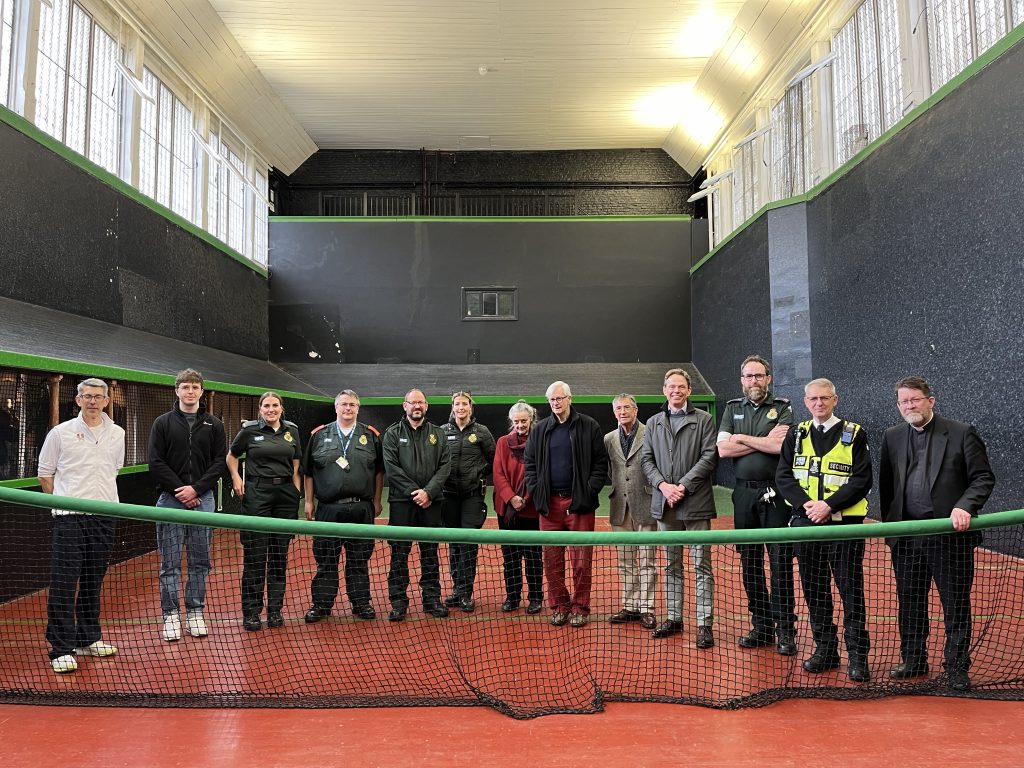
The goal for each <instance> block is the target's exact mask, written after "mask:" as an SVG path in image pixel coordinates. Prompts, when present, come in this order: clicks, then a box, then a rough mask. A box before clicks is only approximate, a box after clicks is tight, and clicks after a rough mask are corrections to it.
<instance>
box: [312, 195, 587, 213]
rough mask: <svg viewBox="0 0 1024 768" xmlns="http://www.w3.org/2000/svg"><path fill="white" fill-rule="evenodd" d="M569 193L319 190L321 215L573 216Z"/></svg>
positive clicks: (573, 201) (574, 209)
mask: <svg viewBox="0 0 1024 768" xmlns="http://www.w3.org/2000/svg"><path fill="white" fill-rule="evenodd" d="M575 213H576V197H575V195H572V194H566V193H559V194H528V195H524V194H513V195H506V194H500V193H499V194H462V193H458V192H456V193H454V194H449V195H421V194H419V193H415V192H411V193H408V194H388V193H375V192H362V193H359V192H356V193H348V194H344V193H343V194H333V193H322V194H321V195H320V214H321V215H322V216H467V217H468V216H573V215H575Z"/></svg>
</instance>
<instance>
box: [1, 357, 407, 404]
mask: <svg viewBox="0 0 1024 768" xmlns="http://www.w3.org/2000/svg"><path fill="white" fill-rule="evenodd" d="M0 366H9V367H11V368H28V369H31V370H35V371H46V372H50V373H68V374H80V375H83V376H99V377H102V378H107V379H117V380H119V381H134V382H137V383H139V384H162V385H166V386H169V387H172V388H173V387H174V375H173V374H169V373H151V372H149V371H136V370H132V369H130V368H115V367H113V366H109V365H96V364H94V363H83V362H80V361H77V360H62V359H60V358H56V357H43V356H41V355H26V354H24V353H21V352H5V351H2V350H0ZM205 389H206V390H208V391H210V392H229V393H231V394H236V395H262V394H263V393H264V392H266V391H267V390H266V387H250V386H246V385H244V384H230V383H227V382H222V381H212V380H209V379H207V380H206V382H205ZM274 391H275V392H279V393H280V395H281V397H285V398H293V399H298V400H309V401H313V402H322V403H333V402H334V398H333V397H327V396H326V395H311V394H308V393H306V392H292V391H290V390H287V389H279V390H274ZM401 400H402V399H401V398H399V399H398V401H399V402H401Z"/></svg>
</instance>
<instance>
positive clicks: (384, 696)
mask: <svg viewBox="0 0 1024 768" xmlns="http://www.w3.org/2000/svg"><path fill="white" fill-rule="evenodd" d="M137 477H144V476H137ZM122 480H123V481H124V482H125V483H126V486H125V488H124V490H125V491H127V492H132V491H133V490H135V488H134V487H133V486H132V485H131V483H132V482H141V480H132V478H131V477H128V478H123V479H122ZM24 493H25V492H23V491H22V492H19V491H8V490H4V491H0V502H2V507H0V510H2V521H0V525H2V526H3V530H4V538H3V545H2V546H3V561H4V568H3V585H2V592H0V599H2V605H0V633H2V642H3V646H4V653H3V654H2V655H0V700H3V701H5V702H12V703H13V702H17V703H60V704H104V705H126V704H147V705H154V706H295V707H350V706H391V705H431V706H436V705H453V706H473V705H481V704H483V705H486V706H492V707H495V708H496V709H499V710H500V711H502V712H505V713H508V714H510V715H513V716H515V717H532V716H537V715H541V714H549V713H555V712H591V711H595V710H599V709H600V708H601V707H602V705H603V702H605V701H658V702H679V703H690V704H699V705H704V706H711V707H719V708H733V707H740V706H759V705H764V704H768V703H771V702H774V701H778V700H781V699H785V698H791V697H818V698H833V699H845V698H864V697H878V696H885V695H891V694H908V693H912V694H918V695H920V694H935V695H951V694H952V695H971V696H979V697H987V698H1012V699H1019V698H1020V697H1021V694H1022V690H1024V683H1022V676H1024V654H1022V653H1021V651H1022V647H1021V646H1022V643H1024V641H1022V639H1021V638H1022V633H1021V628H1022V624H1024V614H1022V604H1021V602H1022V599H1024V598H1022V595H1024V589H1022V568H1021V566H1020V560H1019V556H1020V554H1021V552H1022V551H1024V536H1022V534H1024V529H1022V528H1021V526H1020V525H1019V524H1014V525H1005V526H1000V527H995V528H988V529H986V530H984V531H983V532H980V533H979V536H980V537H981V543H980V546H979V547H978V548H977V549H976V550H974V552H975V578H974V582H973V589H972V590H971V592H970V596H971V609H970V615H971V616H972V618H973V631H972V632H971V634H970V641H969V655H970V659H971V662H972V665H971V667H970V679H971V683H972V688H971V690H970V692H969V693H967V694H963V692H960V691H953V690H952V689H951V688H950V686H949V678H948V677H947V675H946V673H945V672H944V669H943V661H944V645H945V637H946V633H945V628H944V624H943V606H942V605H941V604H940V601H939V596H938V594H937V593H936V590H935V589H934V588H933V589H932V591H931V596H930V598H929V601H928V603H927V605H926V606H925V613H924V616H925V617H926V619H925V621H924V625H925V626H926V627H927V630H928V637H927V640H926V641H925V642H924V647H925V648H926V659H924V661H926V662H927V664H928V667H929V670H928V673H927V674H922V675H920V676H915V677H913V678H911V679H907V680H902V681H894V680H892V679H890V677H889V674H888V673H889V671H890V670H891V669H892V668H893V667H895V666H896V665H897V664H898V663H899V662H900V633H899V631H898V607H897V601H896V593H895V577H894V572H893V566H892V562H891V558H890V550H889V548H888V547H887V546H886V544H885V542H884V541H882V540H881V539H877V538H870V539H867V540H866V542H864V548H865V554H864V559H863V572H864V584H865V625H866V629H867V633H868V635H869V637H870V651H869V652H868V655H867V661H868V667H869V670H870V674H871V680H870V681H869V682H867V683H857V682H853V681H851V680H850V679H848V677H847V663H848V659H849V652H848V649H847V647H846V645H845V644H844V642H843V636H844V630H845V626H844V622H843V620H842V614H843V611H842V601H841V598H840V595H839V593H838V592H837V591H836V590H835V588H834V586H830V587H829V589H828V594H829V595H830V596H831V598H832V600H833V602H834V605H835V615H836V618H837V620H838V627H837V648H838V652H839V656H840V665H839V667H838V668H836V669H834V670H833V669H830V670H827V671H824V672H821V673H817V674H813V673H810V672H807V671H806V670H805V669H804V668H803V666H802V662H803V661H804V660H806V659H807V658H808V656H810V654H811V652H812V650H813V641H812V637H811V629H810V626H809V623H808V609H807V601H806V599H805V596H804V591H803V589H802V588H801V586H800V575H801V574H800V572H799V569H798V568H796V567H795V566H794V569H795V577H796V585H797V586H796V596H795V608H796V616H797V621H796V643H797V646H798V649H797V653H796V654H795V655H793V656H783V655H780V654H779V653H778V652H777V649H776V647H775V645H774V643H771V644H767V645H765V646H764V647H759V648H753V649H744V648H740V647H739V645H738V640H739V638H740V637H741V636H742V635H744V634H746V633H747V632H748V631H749V630H750V628H751V625H750V615H749V613H748V605H747V597H746V594H745V592H744V589H743V586H742V582H741V569H740V561H739V555H738V553H737V548H736V546H733V545H731V544H715V545H710V559H711V564H712V572H713V575H714V599H713V612H714V622H713V632H714V642H715V644H714V647H712V648H705V649H699V648H697V647H696V640H697V627H696V620H695V618H694V617H695V610H696V606H695V595H694V592H695V590H694V578H693V567H692V561H691V558H690V553H689V552H684V560H683V563H684V567H683V582H684V611H683V631H682V632H681V633H678V634H672V635H670V636H668V637H664V638H661V639H656V638H654V637H653V636H652V632H651V631H650V630H648V629H645V628H644V627H643V626H641V623H640V622H639V621H627V622H625V623H610V622H609V621H608V619H609V617H610V616H612V615H613V614H615V613H617V612H618V611H619V610H620V609H622V608H623V604H622V602H623V601H622V584H621V577H620V571H619V565H618V557H619V548H618V547H616V546H612V545H611V542H614V541H616V540H619V541H628V542H632V543H635V542H636V541H637V540H636V539H631V538H630V537H629V535H626V536H625V537H624V538H623V537H622V535H619V536H620V538H619V539H610V540H609V539H607V538H605V539H602V541H603V542H604V543H602V544H601V545H598V546H594V547H593V548H592V554H593V584H592V587H591V592H590V615H589V617H588V622H587V623H586V624H585V625H584V626H580V627H575V626H572V624H571V623H567V624H565V625H562V626H553V625H552V623H551V620H550V619H551V610H550V608H549V607H548V606H547V605H546V604H545V606H544V608H543V610H542V611H541V612H539V613H536V614H529V613H527V607H528V601H527V597H528V594H527V586H526V583H528V581H529V579H528V578H526V579H524V582H526V583H524V585H523V586H522V591H521V594H520V597H521V602H519V603H518V604H517V605H515V607H514V610H512V611H508V612H506V611H503V610H502V608H503V606H502V604H503V602H505V600H506V599H507V598H508V597H509V595H508V594H507V588H506V586H507V585H506V580H505V572H504V568H503V552H502V549H501V547H500V546H499V545H498V544H496V543H493V542H494V541H496V540H497V537H499V536H503V537H518V540H519V542H520V543H521V544H523V545H524V546H537V542H538V541H540V540H544V541H551V539H550V538H548V539H544V536H545V534H524V533H517V532H497V531H493V532H492V531H489V530H486V529H485V531H483V532H480V533H476V532H473V534H474V535H476V536H477V537H478V538H480V539H487V538H489V537H491V541H492V543H486V544H481V545H480V546H479V560H478V571H477V577H476V582H475V588H474V592H473V599H474V603H475V605H474V606H473V611H472V612H465V611H463V610H461V609H460V607H458V606H455V607H452V608H451V611H450V614H449V616H448V617H447V618H435V617H432V616H429V615H428V614H427V613H426V612H425V611H424V610H423V608H422V606H421V604H420V593H419V588H418V580H419V573H420V572H419V558H418V550H419V546H418V544H415V543H414V545H413V549H412V556H411V558H410V561H409V563H410V572H411V573H410V575H411V584H410V588H409V597H410V603H409V611H408V614H407V616H406V617H405V620H404V621H401V622H393V621H389V620H388V611H389V607H390V606H389V602H388V588H387V575H388V569H389V565H390V547H389V545H388V543H387V541H386V540H383V539H381V540H376V541H375V546H374V550H373V554H372V557H371V559H370V584H371V595H372V604H373V607H374V609H375V611H376V618H375V619H373V620H365V619H362V618H359V617H357V616H354V615H352V612H351V608H352V606H351V605H350V604H349V602H348V600H347V598H346V597H345V585H344V582H345V580H344V575H342V578H341V589H340V594H339V596H338V598H337V599H336V601H335V603H334V605H333V611H332V614H331V615H330V616H329V617H326V618H324V619H322V620H320V621H317V622H315V623H307V621H306V620H305V618H304V616H305V614H306V611H307V610H308V609H309V608H310V605H311V597H310V583H311V580H312V577H313V575H314V573H315V570H316V565H315V562H314V559H313V554H312V538H311V537H310V535H309V533H310V532H311V531H314V530H315V531H317V532H322V531H325V530H329V529H327V528H323V527H321V528H311V527H310V525H311V524H307V523H305V522H301V521H300V522H296V523H288V524H286V525H288V526H290V528H291V529H292V530H294V531H295V532H296V534H297V535H296V536H295V537H294V538H293V539H292V540H291V544H290V551H289V559H288V568H287V587H286V592H285V600H284V610H283V619H284V624H283V626H282V627H279V628H269V627H267V625H266V623H265V620H266V616H264V617H263V620H264V623H263V624H262V626H261V629H260V630H259V631H247V630H246V629H245V628H244V627H243V624H242V613H241V609H240V604H239V580H240V569H241V548H240V545H239V533H238V531H236V530H231V529H228V528H222V529H216V530H214V533H213V538H212V541H213V544H212V563H213V567H212V571H211V573H210V576H209V580H208V591H207V596H206V602H205V607H204V611H203V613H204V619H205V622H206V624H207V627H208V631H209V634H208V636H206V637H192V636H191V635H190V634H189V632H188V627H187V624H186V622H185V618H184V616H183V617H182V629H183V631H182V637H181V639H180V640H177V641H173V642H168V641H165V640H164V639H163V635H162V632H163V629H164V626H163V615H162V612H161V608H160V603H159V597H158V588H157V579H158V570H159V562H158V558H157V555H156V553H155V551H154V544H155V539H154V536H155V534H154V527H153V523H152V521H150V520H147V521H140V520H128V519H118V520H117V523H116V524H117V530H116V534H115V536H114V543H113V551H112V555H111V564H110V566H109V569H108V571H107V573H106V578H105V580H104V583H103V590H102V601H101V606H102V614H101V624H102V632H103V640H104V641H105V642H108V643H111V644H113V645H115V646H116V647H117V648H118V652H117V654H116V655H114V656H111V657H109V658H95V657H88V656H80V657H79V659H78V669H77V671H76V672H74V673H73V674H56V673H54V671H53V670H52V669H51V666H50V662H49V660H48V658H47V651H48V645H47V642H46V639H45V632H46V625H47V597H48V591H47V585H48V584H49V583H50V575H51V574H50V554H51V539H50V535H51V531H52V527H53V525H54V522H53V520H52V518H51V517H50V514H49V512H48V511H47V510H46V509H42V508H36V507H32V506H26V505H24V504H20V503H13V502H12V501H11V498H12V494H24ZM18 499H19V501H21V500H23V499H24V496H21V497H18ZM122 511H126V512H127V513H128V514H133V515H135V516H139V513H138V512H137V510H135V511H133V510H132V509H131V508H124V509H123V510H122ZM150 512H151V515H156V514H157V512H156V511H155V510H151V511H150ZM163 513H164V514H166V510H164V511H163ZM1014 515H1016V517H1014ZM986 517H987V518H990V519H992V520H994V519H995V517H994V516H986ZM1000 517H1003V518H1004V519H1005V518H1007V517H1009V518H1010V519H1014V520H1020V519H1022V518H1021V515H1020V513H1007V514H1006V515H1003V516H1000ZM220 519H222V520H223V521H225V522H230V523H232V524H238V521H239V520H240V518H235V517H233V516H223V517H222V518H220ZM602 522H603V521H602V520H601V519H600V518H599V520H598V527H599V530H600V529H601V528H602V527H603V526H602ZM312 525H317V524H312ZM320 525H325V524H320ZM491 527H493V518H492V519H491V520H490V521H489V523H488V528H491ZM857 528H858V529H863V532H865V533H868V532H877V530H879V526H877V525H870V524H869V525H866V526H857ZM331 530H339V529H331ZM349 530H357V531H358V529H349ZM376 532H377V533H378V534H379V535H380V536H382V537H386V536H387V534H388V529H387V528H385V527H384V526H378V527H377V529H376ZM420 532H421V533H422V531H420ZM731 533H732V532H731V531H712V532H711V534H710V535H711V536H712V537H715V536H718V537H720V538H722V539H723V540H724V539H727V538H728V536H729V535H730V534H731ZM552 535H554V534H547V536H552ZM559 535H560V536H561V537H562V538H561V539H560V540H561V541H563V542H568V541H573V542H574V541H578V540H579V539H576V538H571V537H572V534H559ZM666 535H667V534H663V535H662V536H666ZM608 536H613V534H608ZM634 536H636V534H634ZM672 536H674V537H675V538H672V539H668V540H669V541H673V542H681V541H693V540H695V539H691V538H687V537H688V536H692V534H672ZM503 540H504V541H505V543H506V544H508V543H510V542H511V540H512V539H510V538H505V539H503ZM664 540H665V539H664V538H663V539H661V540H660V541H664ZM696 540H701V539H699V537H698V539H696ZM915 540H916V541H918V542H926V541H937V540H938V539H936V538H935V537H934V536H933V537H930V538H926V537H918V538H917V539H915ZM962 540H963V541H968V539H966V538H964V539H962ZM798 546H808V545H807V544H800V545H798ZM811 546H818V547H827V546H836V545H835V544H829V543H824V542H822V543H818V544H814V545H811ZM922 546H923V544H922ZM449 547H450V544H448V543H441V544H440V560H441V583H442V588H443V593H442V594H443V595H444V596H447V595H448V594H449V593H450V587H451V582H450V579H449V578H448V566H447V556H448V550H449ZM655 557H656V563H657V579H658V585H657V588H656V592H655V602H654V612H655V613H656V614H657V619H658V621H659V622H661V621H662V620H664V619H665V618H666V608H665V595H664V588H663V586H664V576H665V574H664V565H665V550H664V548H662V547H659V548H658V549H657V550H656V553H655ZM567 560H568V558H567ZM343 562H344V561H343ZM183 570H187V568H186V566H185V565H184V564H183ZM527 576H528V574H527ZM569 583H570V586H571V584H572V579H571V578H570V579H569ZM506 607H508V606H506ZM921 671H923V670H921Z"/></svg>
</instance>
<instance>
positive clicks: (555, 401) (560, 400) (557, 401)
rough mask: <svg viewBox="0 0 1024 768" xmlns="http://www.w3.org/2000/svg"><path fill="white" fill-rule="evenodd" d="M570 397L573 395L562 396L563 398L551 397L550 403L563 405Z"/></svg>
mask: <svg viewBox="0 0 1024 768" xmlns="http://www.w3.org/2000/svg"><path fill="white" fill-rule="evenodd" d="M570 397H572V395H562V396H561V397H549V398H548V402H549V403H551V404H552V405H561V404H562V403H564V402H565V401H566V400H568V399H569V398H570Z"/></svg>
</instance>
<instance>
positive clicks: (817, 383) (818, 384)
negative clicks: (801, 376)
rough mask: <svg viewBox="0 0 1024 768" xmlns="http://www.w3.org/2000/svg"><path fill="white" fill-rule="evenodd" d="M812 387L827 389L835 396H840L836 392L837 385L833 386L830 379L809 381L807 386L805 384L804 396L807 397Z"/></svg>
mask: <svg viewBox="0 0 1024 768" xmlns="http://www.w3.org/2000/svg"><path fill="white" fill-rule="evenodd" d="M811 387H825V389H828V390H830V391H831V392H832V394H833V395H838V394H839V393H838V392H837V391H836V385H835V384H833V383H832V382H831V381H829V380H828V379H813V380H811V381H808V382H807V383H806V384H804V394H805V395H806V394H807V390H808V389H810V388H811Z"/></svg>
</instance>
